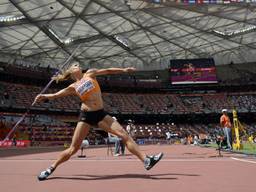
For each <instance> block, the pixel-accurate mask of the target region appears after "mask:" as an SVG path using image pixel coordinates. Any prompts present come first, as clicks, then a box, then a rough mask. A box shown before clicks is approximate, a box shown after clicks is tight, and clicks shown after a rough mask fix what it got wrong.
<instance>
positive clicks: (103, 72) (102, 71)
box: [87, 67, 136, 76]
mask: <svg viewBox="0 0 256 192" xmlns="http://www.w3.org/2000/svg"><path fill="white" fill-rule="evenodd" d="M134 71H136V69H135V68H134V67H127V68H107V69H91V70H89V71H88V72H87V74H89V75H90V76H99V75H111V74H119V73H130V72H134Z"/></svg>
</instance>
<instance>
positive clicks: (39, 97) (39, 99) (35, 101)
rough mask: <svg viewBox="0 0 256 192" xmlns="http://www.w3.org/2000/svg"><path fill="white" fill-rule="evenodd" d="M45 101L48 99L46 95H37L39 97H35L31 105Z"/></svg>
mask: <svg viewBox="0 0 256 192" xmlns="http://www.w3.org/2000/svg"><path fill="white" fill-rule="evenodd" d="M46 99H48V98H47V97H46V95H44V94H39V95H37V96H36V98H35V100H34V102H33V104H35V103H37V102H41V101H44V100H46Z"/></svg>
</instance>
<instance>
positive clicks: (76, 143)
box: [38, 122, 90, 181]
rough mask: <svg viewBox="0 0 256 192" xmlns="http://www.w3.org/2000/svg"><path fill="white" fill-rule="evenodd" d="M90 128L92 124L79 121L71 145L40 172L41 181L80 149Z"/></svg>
mask: <svg viewBox="0 0 256 192" xmlns="http://www.w3.org/2000/svg"><path fill="white" fill-rule="evenodd" d="M89 128H90V125H89V124H87V123H84V122H78V123H77V126H76V129H75V131H74V135H73V138H72V143H71V145H70V147H69V148H68V149H66V150H64V151H63V152H61V154H60V156H59V158H58V159H57V160H56V161H55V162H54V163H53V164H52V165H51V166H50V167H49V168H48V169H46V170H45V171H42V172H41V173H40V175H39V176H38V179H39V180H40V181H41V180H45V179H46V178H47V177H48V176H49V175H50V174H51V173H52V172H53V171H54V170H55V169H56V167H57V166H59V165H60V164H61V163H63V162H65V161H67V160H68V159H69V158H70V157H71V156H72V155H73V154H75V153H76V152H77V151H78V150H79V148H80V146H81V143H82V141H83V139H84V138H85V137H86V135H87V134H88V132H89Z"/></svg>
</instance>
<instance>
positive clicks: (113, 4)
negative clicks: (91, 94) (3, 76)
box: [0, 0, 256, 69]
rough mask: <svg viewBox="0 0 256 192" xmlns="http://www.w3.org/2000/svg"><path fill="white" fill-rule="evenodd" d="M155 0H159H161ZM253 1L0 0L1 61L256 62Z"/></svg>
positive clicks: (156, 65) (142, 65)
mask: <svg viewBox="0 0 256 192" xmlns="http://www.w3.org/2000/svg"><path fill="white" fill-rule="evenodd" d="M155 2H157V1H156V0H155ZM255 9H256V6H255V4H253V3H232V4H231V3H230V4H209V5H207V4H201V5H192V4H191V5H187V4H186V5H185V4H182V3H175V2H174V1H168V0H162V1H161V3H154V1H153V0H144V1H142V0H40V1H39V0H29V1H27V0H1V2H0V13H2V14H1V15H0V29H1V30H0V48H1V49H0V56H1V61H4V62H8V63H16V64H23V65H33V66H39V65H40V66H48V65H50V66H51V67H60V65H61V64H63V63H64V61H65V60H66V59H67V58H68V57H69V55H70V54H72V52H73V50H75V49H76V47H77V46H78V45H80V47H79V48H78V49H77V51H76V52H75V54H74V55H75V57H74V59H75V60H77V61H80V62H81V63H82V64H83V65H85V66H89V67H102V66H104V67H109V66H122V67H125V66H131V65H132V66H135V67H137V68H139V69H162V68H166V67H167V66H168V64H169V60H170V59H184V58H202V57H203V58H205V57H214V59H215V61H216V64H227V63H230V62H231V61H233V62H234V63H243V62H254V61H256V38H255V37H256V32H255V31H256V25H255V22H256V14H255Z"/></svg>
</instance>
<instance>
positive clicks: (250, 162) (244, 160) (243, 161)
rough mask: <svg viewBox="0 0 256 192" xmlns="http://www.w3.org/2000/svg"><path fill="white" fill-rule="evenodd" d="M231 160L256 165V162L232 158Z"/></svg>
mask: <svg viewBox="0 0 256 192" xmlns="http://www.w3.org/2000/svg"><path fill="white" fill-rule="evenodd" d="M231 159H233V160H236V161H242V162H245V163H255V164H256V161H249V160H245V159H238V158H235V157H231Z"/></svg>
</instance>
